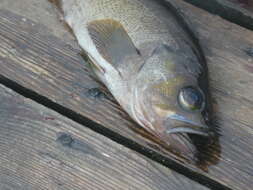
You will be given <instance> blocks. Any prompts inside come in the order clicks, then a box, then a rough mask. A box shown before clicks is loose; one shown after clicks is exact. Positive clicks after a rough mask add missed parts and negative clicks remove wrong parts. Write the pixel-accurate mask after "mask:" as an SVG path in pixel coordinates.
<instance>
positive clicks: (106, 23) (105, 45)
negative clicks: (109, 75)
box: [88, 19, 140, 69]
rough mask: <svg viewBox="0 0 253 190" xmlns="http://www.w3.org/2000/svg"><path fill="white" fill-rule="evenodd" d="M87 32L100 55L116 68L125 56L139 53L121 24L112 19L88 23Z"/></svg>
mask: <svg viewBox="0 0 253 190" xmlns="http://www.w3.org/2000/svg"><path fill="white" fill-rule="evenodd" d="M88 32H89V34H90V36H91V39H92V40H93V42H94V44H95V46H96V48H97V50H98V51H99V53H100V54H101V55H102V57H103V58H104V59H105V60H106V61H107V62H109V63H110V64H112V65H113V66H114V67H115V68H116V69H117V67H118V66H119V64H120V63H121V62H122V61H123V60H124V59H125V58H126V56H129V55H130V56H131V55H140V53H139V51H138V49H137V48H136V47H135V45H134V43H133V42H132V39H131V38H130V36H129V35H128V33H127V31H126V30H125V29H124V27H123V26H122V24H120V23H119V22H118V21H115V20H113V19H102V20H95V21H92V22H89V23H88Z"/></svg>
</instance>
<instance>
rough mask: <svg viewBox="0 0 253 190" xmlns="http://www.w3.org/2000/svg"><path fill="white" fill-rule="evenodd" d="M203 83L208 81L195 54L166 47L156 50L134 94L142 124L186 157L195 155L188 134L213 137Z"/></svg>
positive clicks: (144, 68)
mask: <svg viewBox="0 0 253 190" xmlns="http://www.w3.org/2000/svg"><path fill="white" fill-rule="evenodd" d="M200 80H207V79H206V78H203V68H202V66H201V65H200V63H199V61H198V59H197V58H196V56H195V55H194V54H193V52H191V51H186V52H180V51H175V50H173V49H172V48H170V47H169V46H166V45H162V46H159V47H158V48H156V49H155V50H154V52H153V53H152V55H151V56H150V57H149V58H148V59H147V60H146V62H145V65H144V66H143V68H142V69H141V71H140V73H139V81H138V82H139V84H138V83H137V87H136V92H135V96H136V99H138V101H136V105H135V106H136V108H137V109H138V110H137V111H136V113H139V121H141V122H142V124H143V125H144V126H146V127H145V128H146V129H147V130H149V131H150V132H151V133H153V134H155V135H157V136H159V137H160V138H161V139H163V140H164V141H166V142H168V144H169V145H171V146H172V147H174V148H176V149H178V150H179V151H180V152H183V153H184V154H192V153H193V152H196V148H195V147H194V145H193V144H192V142H191V139H190V138H189V134H195V135H200V136H204V137H209V136H210V134H211V133H210V128H209V126H208V120H209V118H208V112H209V106H210V105H209V96H208V94H207V90H206V89H205V88H204V87H203V85H202V83H200ZM137 115H138V114H137ZM137 117H138V116H137Z"/></svg>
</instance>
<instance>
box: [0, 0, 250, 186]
mask: <svg viewBox="0 0 253 190" xmlns="http://www.w3.org/2000/svg"><path fill="white" fill-rule="evenodd" d="M170 2H174V3H175V2H176V3H177V6H178V8H179V9H181V13H182V14H183V15H184V18H185V19H186V21H187V22H188V24H189V25H190V26H191V28H192V29H193V30H194V32H195V34H196V36H197V38H198V39H199V41H200V44H201V46H202V48H203V51H204V53H205V56H206V59H207V63H208V67H209V70H210V74H209V76H210V82H211V92H212V95H213V101H214V103H215V107H216V110H217V113H218V116H219V118H220V127H221V137H220V139H219V146H217V147H214V148H215V149H214V151H213V155H206V157H207V158H210V157H212V158H213V160H212V159H211V161H210V162H207V165H208V167H207V168H206V169H208V172H206V171H202V170H201V169H199V168H198V167H196V166H195V165H191V164H188V163H185V164H182V163H179V162H178V161H177V160H179V159H180V158H178V157H177V156H175V155H173V154H172V153H168V154H166V157H167V158H169V159H172V160H174V161H176V162H177V163H179V164H181V165H182V166H184V167H186V168H188V170H190V171H193V172H195V173H197V174H199V175H200V176H205V177H207V178H210V179H211V180H213V181H214V182H218V183H220V184H223V185H224V186H226V187H229V188H231V189H243V190H247V189H248V190H250V189H251V186H252V183H253V182H252V178H253V148H252V147H253V140H252V139H253V138H252V135H253V129H252V126H253V102H252V98H253V88H252V84H253V33H252V31H249V30H247V29H244V28H242V27H239V26H238V25H235V24H232V23H230V22H227V21H225V20H223V19H221V18H220V17H218V16H213V15H211V14H209V13H207V12H205V11H203V10H200V9H198V8H195V7H193V6H191V5H189V4H186V3H184V2H182V1H170ZM79 53H80V49H74V48H72V46H70V45H68V44H66V43H64V39H57V38H55V37H54V36H52V35H50V33H49V32H48V31H47V30H46V28H45V27H44V26H41V25H38V24H36V23H33V22H31V21H30V20H28V19H22V17H19V16H15V15H13V14H11V13H9V12H6V11H0V70H1V75H3V76H5V77H6V78H9V79H11V80H13V81H16V82H17V83H18V84H20V85H22V86H24V87H26V88H29V89H31V90H33V91H35V92H37V93H38V94H40V95H42V96H44V97H47V98H48V99H50V100H52V101H53V102H56V103H57V104H59V105H62V106H64V107H66V108H68V109H70V110H73V112H75V113H78V114H80V115H81V116H82V117H85V118H88V119H90V120H93V121H95V122H97V123H99V124H101V125H100V127H102V128H103V127H104V128H105V129H110V130H112V131H114V132H115V133H117V134H120V135H121V136H124V137H126V138H128V139H130V140H131V141H133V142H137V143H139V144H141V145H142V146H144V147H148V148H150V149H153V150H154V148H153V147H154V146H155V143H153V142H151V141H150V140H149V139H147V138H145V136H148V134H146V133H145V132H144V131H142V130H140V129H139V128H138V126H137V125H136V124H135V123H134V122H132V120H131V119H130V118H129V117H128V116H127V115H126V114H125V113H124V112H123V111H122V110H121V108H120V107H119V106H118V105H117V104H116V103H115V102H114V101H113V100H111V98H105V97H103V96H100V94H99V93H96V92H95V93H94V91H90V89H91V88H94V87H97V86H99V84H97V83H96V82H95V81H94V80H93V78H92V77H90V70H89V68H88V67H87V64H86V63H85V62H84V61H83V60H82V58H81V56H80V55H79ZM94 94H95V96H94ZM135 131H137V132H139V133H141V135H139V134H137V133H135ZM157 152H158V153H161V154H162V152H160V151H159V150H157ZM164 158H165V157H164Z"/></svg>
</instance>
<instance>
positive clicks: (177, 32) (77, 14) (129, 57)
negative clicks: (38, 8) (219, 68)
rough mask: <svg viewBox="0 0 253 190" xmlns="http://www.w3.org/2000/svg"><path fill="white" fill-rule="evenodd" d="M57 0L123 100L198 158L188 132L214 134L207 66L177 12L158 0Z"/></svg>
mask: <svg viewBox="0 0 253 190" xmlns="http://www.w3.org/2000/svg"><path fill="white" fill-rule="evenodd" d="M51 1H52V0H51ZM53 2H54V4H55V5H57V7H58V8H60V10H61V13H62V14H63V18H64V21H65V22H66V23H67V25H68V26H69V27H70V28H71V30H72V31H73V34H74V35H75V37H76V39H77V41H78V43H79V45H80V47H81V48H82V50H83V51H84V52H85V54H87V56H88V59H89V61H88V62H89V63H90V65H91V67H92V70H93V72H94V73H95V75H96V76H97V78H98V79H99V80H100V81H101V82H102V83H103V84H104V85H105V86H106V87H107V88H108V90H109V91H110V92H111V94H112V95H113V96H114V98H115V99H116V100H117V102H118V103H119V105H120V106H121V107H122V108H123V109H124V110H125V111H126V112H127V113H128V114H129V116H130V117H131V118H132V119H133V120H134V121H136V122H137V123H138V124H139V125H140V126H141V127H143V128H144V129H145V130H146V131H148V132H149V133H151V134H152V135H154V136H155V137H156V138H158V139H159V140H161V141H162V142H164V143H165V144H166V145H167V146H168V147H169V148H171V149H172V150H173V151H174V152H176V153H179V154H181V155H184V156H185V157H186V158H188V159H194V157H195V156H196V154H197V148H196V146H195V145H194V143H193V142H192V139H191V135H197V136H199V137H205V138H209V137H210V136H211V134H212V132H211V131H212V130H211V129H212V127H211V124H210V123H211V120H212V116H211V115H212V106H211V100H210V93H209V88H208V77H207V73H208V72H207V65H206V63H205V61H204V60H203V59H202V58H201V55H200V54H201V52H200V51H199V48H198V47H197V45H196V44H195V43H194V42H193V40H192V39H191V37H190V36H189V34H188V33H187V30H186V29H185V28H184V27H183V26H182V24H180V22H179V20H178V18H177V16H176V15H175V13H174V12H173V11H171V10H170V9H168V7H165V6H164V5H163V4H162V3H161V1H156V0H53Z"/></svg>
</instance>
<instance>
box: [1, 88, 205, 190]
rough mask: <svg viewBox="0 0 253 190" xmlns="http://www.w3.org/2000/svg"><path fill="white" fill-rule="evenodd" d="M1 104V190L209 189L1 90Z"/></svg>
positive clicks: (24, 99)
mask: <svg viewBox="0 0 253 190" xmlns="http://www.w3.org/2000/svg"><path fill="white" fill-rule="evenodd" d="M0 102H1V103H0V110H1V111H0V152H1V156H0V189H12V190H30V189H33V190H34V189H62V190H63V189H72V190H77V189H82V190H85V189H86V190H92V189H94V190H99V189H106V190H107V189H108V190H113V189H115V190H119V189H136V190H137V189H140V190H142V189H146V190H148V189H150V190H155V189H159V190H162V189H164V190H184V189H187V188H190V189H196V190H207V189H208V188H206V187H204V186H202V185H200V184H198V183H196V182H194V181H191V180H190V179H188V178H186V177H184V176H182V175H180V174H178V173H176V172H174V171H172V170H170V169H168V168H166V167H164V166H162V165H160V164H158V163H155V162H154V161H152V160H150V159H147V158H145V157H143V156H142V155H140V154H138V153H136V152H134V151H132V150H130V149H128V148H126V147H123V146H122V145H119V144H117V143H115V142H113V141H111V140H110V139H108V138H106V137H104V136H102V135H99V134H98V133H95V132H93V131H91V130H90V129H88V128H87V127H85V126H82V125H79V124H77V123H75V122H73V121H71V120H70V119H68V118H66V117H63V116H62V115H60V114H58V113H56V112H54V111H52V110H50V109H48V108H46V107H44V106H42V105H39V104H37V103H35V102H34V101H32V100H31V99H28V98H25V97H23V96H21V95H19V94H17V93H15V92H14V91H12V90H10V89H8V88H6V87H4V86H2V85H0Z"/></svg>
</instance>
